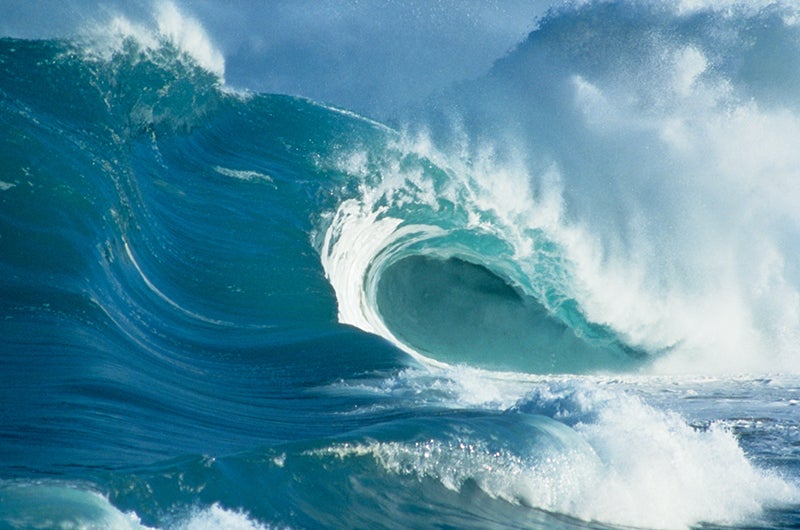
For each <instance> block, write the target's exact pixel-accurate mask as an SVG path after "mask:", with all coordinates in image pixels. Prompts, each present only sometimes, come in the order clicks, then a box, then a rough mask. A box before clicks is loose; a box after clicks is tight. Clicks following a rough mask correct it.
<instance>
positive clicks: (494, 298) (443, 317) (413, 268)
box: [375, 255, 641, 373]
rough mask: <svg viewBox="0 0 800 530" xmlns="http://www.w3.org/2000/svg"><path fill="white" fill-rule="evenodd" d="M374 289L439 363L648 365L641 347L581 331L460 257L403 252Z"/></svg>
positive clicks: (535, 368)
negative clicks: (643, 363) (640, 352)
mask: <svg viewBox="0 0 800 530" xmlns="http://www.w3.org/2000/svg"><path fill="white" fill-rule="evenodd" d="M375 294H376V302H377V306H378V310H379V313H380V316H381V319H382V320H383V323H384V324H385V326H386V327H387V328H388V329H389V330H391V332H392V334H393V335H394V336H395V337H396V338H397V340H399V341H400V342H402V343H404V344H405V345H407V346H408V347H410V348H412V349H414V350H415V351H418V352H419V353H421V354H423V355H425V356H430V357H433V358H435V359H436V360H438V361H442V362H446V363H455V364H469V365H474V366H480V367H483V368H490V369H500V370H515V371H517V370H522V371H525V372H533V373H555V372H568V373H585V372H593V371H603V370H611V371H620V370H627V369H631V368H633V367H635V366H638V365H640V364H641V360H640V357H641V355H640V354H639V353H638V352H635V351H629V350H630V348H627V347H625V346H622V345H620V344H619V343H616V342H611V341H609V340H608V339H605V340H603V341H598V340H596V339H591V338H587V337H584V336H581V333H580V332H579V331H576V330H575V329H574V328H572V327H570V326H568V325H566V324H565V323H563V322H561V321H560V320H559V319H557V318H556V317H554V316H553V315H552V314H551V313H550V312H548V310H547V309H546V308H545V307H544V306H543V305H542V304H541V303H539V302H538V301H537V300H536V299H534V298H533V297H531V296H527V295H525V294H524V293H522V292H521V291H520V290H519V289H517V288H516V287H513V286H512V285H511V284H510V283H509V282H507V281H506V280H505V279H503V278H501V277H500V276H498V275H497V274H495V273H494V272H492V271H491V270H489V269H488V268H486V267H484V266H482V265H477V264H475V263H471V262H469V261H465V260H463V259H460V258H457V257H450V258H438V257H431V256H425V255H412V256H408V257H404V258H402V259H400V260H398V261H396V262H394V263H392V264H390V265H388V266H387V267H386V268H385V269H384V270H383V271H382V273H381V276H380V279H379V280H378V283H377V289H376V293H375Z"/></svg>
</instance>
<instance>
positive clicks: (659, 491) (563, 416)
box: [326, 368, 800, 530]
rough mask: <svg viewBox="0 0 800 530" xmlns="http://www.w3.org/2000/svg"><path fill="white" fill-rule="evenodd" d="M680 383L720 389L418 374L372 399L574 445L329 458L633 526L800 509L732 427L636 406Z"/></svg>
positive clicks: (432, 445)
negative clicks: (521, 424) (466, 415)
mask: <svg viewBox="0 0 800 530" xmlns="http://www.w3.org/2000/svg"><path fill="white" fill-rule="evenodd" d="M675 384H682V385H687V386H688V387H695V386H699V387H700V388H702V387H703V385H707V384H719V383H718V382H717V380H715V379H708V378H707V379H692V380H686V381H684V380H680V379H679V380H677V381H676V380H675V379H674V378H670V379H658V378H651V377H641V376H637V377H632V378H629V379H628V380H627V382H623V381H621V380H619V379H617V378H611V377H585V376H584V377H581V378H575V377H570V376H561V377H535V376H529V375H525V374H511V373H508V374H498V373H492V372H485V371H479V370H474V369H468V368H467V369H464V368H453V369H443V370H440V371H434V374H432V373H431V372H429V371H422V370H410V371H407V372H404V373H402V374H400V375H399V376H398V378H397V379H395V380H392V381H384V384H381V385H376V386H375V387H374V388H373V390H374V391H375V392H379V393H391V394H395V395H400V394H404V395H405V394H408V395H413V396H416V398H417V399H418V400H419V404H420V406H424V405H425V402H426V399H430V400H431V401H435V402H436V403H437V405H440V406H441V405H447V406H450V407H452V408H454V409H455V410H461V409H463V408H464V407H468V408H471V409H474V408H475V407H479V408H486V409H496V410H507V409H511V410H519V411H520V412H522V413H524V414H528V413H530V414H545V415H547V416H550V417H552V418H554V419H556V420H558V421H560V422H563V423H564V424H566V425H571V426H572V435H571V436H566V437H565V438H564V439H565V440H572V441H571V442H568V447H564V446H563V445H559V444H556V445H553V446H552V447H550V449H553V452H552V453H548V452H547V451H548V449H547V444H546V443H545V444H544V445H542V446H541V447H539V446H537V449H536V451H535V453H537V454H538V453H539V452H540V451H541V455H540V456H541V458H539V459H533V460H531V459H530V458H527V457H526V455H525V454H520V453H517V452H514V451H509V450H502V451H498V450H497V449H496V448H490V447H489V445H487V444H486V440H485V439H484V438H482V437H481V435H482V434H486V435H489V433H483V432H482V431H481V432H480V433H478V434H477V435H475V436H477V437H474V438H467V437H465V438H464V439H463V440H460V441H459V440H456V441H454V440H452V439H449V438H448V439H438V438H436V437H431V438H430V439H427V440H426V441H424V442H419V441H412V442H404V441H402V440H392V441H369V440H368V441H365V442H357V443H348V444H342V443H339V444H335V445H333V446H331V447H329V448H328V449H327V451H326V452H327V454H332V455H335V456H337V457H339V458H350V457H359V458H363V457H367V458H372V459H374V460H375V462H376V463H377V464H379V465H380V466H381V467H382V468H383V469H384V470H385V471H386V472H388V473H391V474H399V475H409V474H411V475H416V476H419V477H426V478H431V479H434V480H438V481H440V482H441V484H442V485H443V486H444V487H446V488H449V489H452V490H455V491H458V490H459V489H460V488H461V487H462V486H463V485H464V484H465V483H467V482H468V481H471V482H474V483H476V484H477V485H478V486H479V487H480V488H481V489H482V490H483V491H484V492H485V493H486V494H488V495H490V496H492V497H495V498H499V499H503V500H506V501H508V502H511V503H515V504H523V505H525V506H531V507H534V508H540V509H544V510H548V511H552V512H557V513H563V514H568V515H571V516H574V517H577V518H580V519H583V520H587V521H598V522H602V523H610V524H618V525H625V526H633V527H643V528H658V529H670V530H671V529H685V528H690V527H693V526H696V525H698V524H701V523H704V522H706V523H712V524H734V525H738V524H747V523H748V522H753V524H755V523H754V522H755V521H757V520H758V517H759V516H760V515H761V514H762V512H763V510H764V509H766V508H770V507H780V506H787V505H794V504H797V503H798V502H800V489H799V488H798V485H797V484H792V483H790V482H787V481H786V480H784V479H783V478H781V477H780V476H778V475H777V474H776V473H774V472H771V471H768V470H764V469H760V468H758V467H757V466H755V465H754V464H753V463H751V462H750V461H749V460H748V458H747V456H746V455H745V453H744V451H743V450H742V448H741V447H740V446H739V444H738V442H737V439H736V437H735V436H734V434H733V433H731V432H729V431H728V430H727V429H726V428H725V427H724V425H722V424H717V423H712V424H710V425H709V426H707V427H702V428H698V427H694V426H691V425H689V424H688V423H687V421H686V420H685V418H684V417H683V416H681V415H680V414H677V413H675V412H670V411H668V410H658V409H656V408H654V407H653V406H651V405H649V404H647V403H646V402H645V401H643V399H642V398H640V397H638V395H637V394H639V392H636V393H633V392H631V390H632V389H633V388H636V389H637V390H639V391H641V390H642V389H648V391H650V392H652V393H653V394H655V395H659V394H661V395H663V392H664V390H665V388H670V387H674V385H675ZM665 385H666V387H665ZM476 391H477V394H475V392H476ZM426 396H427V397H426ZM498 396H500V397H498ZM514 400H515V401H514ZM512 401H513V403H512ZM489 431H491V429H490V430H489ZM470 436H473V435H470ZM537 443H541V440H539V441H538V442H537ZM569 447H572V448H573V449H572V450H571V449H569Z"/></svg>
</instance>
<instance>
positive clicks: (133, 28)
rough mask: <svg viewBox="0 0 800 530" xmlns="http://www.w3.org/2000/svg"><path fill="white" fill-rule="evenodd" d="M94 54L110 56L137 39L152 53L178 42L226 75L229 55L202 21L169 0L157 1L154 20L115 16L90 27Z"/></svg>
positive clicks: (196, 59) (199, 61)
mask: <svg viewBox="0 0 800 530" xmlns="http://www.w3.org/2000/svg"><path fill="white" fill-rule="evenodd" d="M86 33H87V34H88V36H89V39H90V41H91V43H92V44H91V45H90V46H89V49H88V50H87V52H88V53H89V54H90V55H94V56H97V57H101V58H103V59H106V60H107V59H109V58H110V57H111V56H113V55H114V54H117V53H119V52H120V51H121V50H122V49H123V47H124V45H125V43H126V42H128V41H130V40H132V41H134V42H136V44H137V45H138V46H139V48H140V49H141V51H143V52H145V53H152V52H154V51H157V50H159V49H161V48H162V47H163V46H164V45H165V44H169V45H171V46H174V47H175V48H176V49H177V50H179V51H180V52H181V53H182V54H184V55H185V56H186V57H188V58H190V59H191V60H192V61H193V62H194V63H195V64H197V65H198V66H200V67H201V68H203V69H205V70H207V71H208V72H210V73H212V74H214V75H215V76H217V77H218V78H219V79H220V81H222V80H224V76H225V58H224V56H223V54H222V52H220V51H219V49H218V48H216V46H215V45H214V43H213V41H212V39H211V38H210V37H209V35H208V33H207V32H206V31H205V29H204V28H203V26H202V25H201V24H200V22H199V21H198V20H197V19H196V18H194V17H192V16H190V15H187V14H186V13H184V12H182V11H181V10H179V9H178V7H177V6H176V5H175V4H174V3H172V2H169V1H163V2H154V3H153V20H152V21H133V20H130V19H128V18H126V17H124V16H114V17H112V18H111V20H110V21H108V22H102V23H98V24H96V25H94V26H93V27H90V28H88V29H87V31H86Z"/></svg>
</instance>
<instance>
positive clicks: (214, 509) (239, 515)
mask: <svg viewBox="0 0 800 530" xmlns="http://www.w3.org/2000/svg"><path fill="white" fill-rule="evenodd" d="M277 528H286V527H275V526H272V525H269V524H263V523H260V522H258V521H256V520H254V519H253V518H251V517H250V515H249V514H248V513H247V512H244V511H242V510H230V509H226V508H223V507H222V506H220V505H219V504H216V503H215V504H212V505H211V506H210V507H208V508H202V509H196V510H194V511H193V512H192V514H191V515H190V516H188V517H187V518H186V519H185V520H182V521H180V522H178V523H176V524H175V525H171V526H169V527H168V530H277Z"/></svg>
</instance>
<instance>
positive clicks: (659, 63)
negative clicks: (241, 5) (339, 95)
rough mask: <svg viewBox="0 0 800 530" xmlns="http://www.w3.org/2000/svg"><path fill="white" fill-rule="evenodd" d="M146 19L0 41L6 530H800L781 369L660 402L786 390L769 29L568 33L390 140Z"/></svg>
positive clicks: (555, 29)
mask: <svg viewBox="0 0 800 530" xmlns="http://www.w3.org/2000/svg"><path fill="white" fill-rule="evenodd" d="M156 11H157V13H156V17H155V21H156V24H155V26H156V28H155V29H149V27H148V26H140V25H137V24H135V23H132V22H130V21H128V20H125V19H122V18H117V19H115V20H114V21H113V23H112V24H110V26H109V27H110V29H107V30H104V31H103V32H101V33H100V34H94V35H92V36H89V37H84V38H76V39H72V40H63V41H58V40H54V41H25V40H14V39H2V40H0V205H2V207H1V208H0V273H2V274H0V312H1V313H0V314H2V318H0V335H2V337H3V341H2V345H1V349H2V351H1V352H0V353H2V358H3V362H4V368H3V370H2V371H0V402H2V403H3V404H4V409H3V410H2V418H3V421H2V422H0V440H1V441H2V443H1V444H0V464H2V465H0V469H1V470H2V471H1V472H0V522H2V524H5V525H8V526H10V527H12V528H18V527H19V528H22V527H30V526H48V525H51V526H58V525H60V526H62V527H68V526H82V527H88V528H103V527H115V528H134V529H141V528H168V529H173V530H177V529H183V528H187V529H188V528H192V529H194V528H216V527H226V526H227V527H230V528H258V529H262V528H273V527H275V528H284V527H287V526H289V527H294V526H296V527H373V526H377V525H384V526H388V527H397V528H402V527H409V526H434V525H438V526H453V527H460V528H484V527H486V526H531V525H533V526H543V527H549V528H586V527H593V528H594V527H606V526H608V527H610V528H613V527H614V525H617V527H618V526H636V527H653V528H669V529H671V528H676V529H679V528H688V527H692V526H697V525H705V524H730V525H741V524H761V523H763V524H764V525H767V524H771V525H773V526H776V527H781V526H783V527H791V526H792V524H795V523H796V521H797V513H798V511H797V509H796V507H797V505H798V502H800V501H799V500H798V499H800V493H798V487H797V484H798V480H797V477H798V471H797V470H798V465H797V462H798V461H800V455H798V453H797V451H796V450H795V448H796V447H798V445H797V443H796V442H797V441H798V439H800V435H799V434H798V433H800V426H799V425H798V422H797V420H796V418H795V414H794V412H795V407H796V405H797V403H798V395H797V388H798V387H797V384H796V378H793V376H784V378H780V377H777V378H773V377H763V378H762V377H745V378H743V379H739V380H737V379H715V378H713V377H710V376H708V377H705V376H704V377H698V378H697V379H692V378H689V379H686V378H679V377H676V378H671V379H664V380H660V379H657V378H652V377H650V374H652V373H662V372H674V371H682V372H691V373H695V374H697V373H700V374H708V373H716V372H725V371H736V370H752V371H755V372H759V373H761V372H766V371H780V370H783V371H786V372H789V373H794V372H796V368H797V365H796V363H795V362H794V361H796V359H797V354H796V350H795V349H794V347H793V345H794V344H796V341H795V339H796V336H797V333H798V330H799V329H800V324H798V322H800V320H799V319H798V314H800V312H799V311H798V309H797V308H798V299H800V298H799V296H798V292H797V287H798V285H800V283H798V280H797V279H798V276H797V271H798V269H797V264H796V263H795V262H794V261H795V256H796V253H794V252H793V251H794V250H795V246H796V241H797V239H796V237H795V236H796V235H797V228H798V223H797V215H796V211H795V209H794V208H795V204H796V201H795V200H794V199H795V198H796V197H795V196H796V193H795V192H796V191H797V190H796V186H795V180H796V178H795V177H796V174H797V171H798V168H800V163H798V159H797V152H796V149H795V148H794V144H793V143H792V139H793V138H795V137H796V136H797V135H796V134H795V133H796V132H797V130H798V120H797V116H798V115H800V114H798V113H799V112H800V110H798V101H797V100H796V98H797V91H794V90H793V88H795V87H796V82H797V81H798V80H800V76H798V75H796V61H794V62H793V61H788V60H786V61H783V60H776V61H766V62H765V61H763V60H762V59H764V58H765V57H769V58H772V57H774V55H773V53H777V52H774V49H775V48H776V47H777V48H778V49H779V50H783V53H787V54H788V53H794V52H795V51H800V50H798V47H800V37H799V35H800V34H799V33H798V29H797V28H798V25H797V17H796V11H795V10H794V9H793V8H792V6H787V5H785V4H782V3H768V5H759V6H756V7H750V8H745V7H735V6H733V7H730V8H729V9H724V10H721V9H717V8H715V7H714V6H708V5H703V4H702V3H697V2H695V3H691V2H683V3H681V4H678V5H676V6H666V5H662V4H660V3H655V4H654V3H643V2H585V3H581V4H580V5H577V6H569V7H563V8H560V9H555V10H553V11H551V12H550V13H549V14H548V15H547V16H546V17H544V18H543V19H542V20H540V21H539V25H538V27H537V29H536V30H534V31H533V32H532V33H531V34H530V35H529V36H528V38H527V39H526V40H525V41H524V42H522V43H520V45H519V46H518V47H517V48H516V49H515V50H513V51H511V52H510V53H509V54H508V55H507V56H506V57H505V58H502V59H500V60H498V61H497V62H496V64H495V66H494V67H493V68H492V69H491V70H490V71H489V72H487V73H486V75H485V76H483V77H481V78H478V79H474V80H472V81H469V82H464V83H462V84H460V85H458V86H455V87H453V88H452V90H450V91H447V92H445V93H443V94H441V97H439V98H433V99H432V100H431V101H429V102H428V103H427V105H426V106H424V108H420V109H419V110H418V113H417V114H414V115H413V116H411V117H409V120H411V124H409V125H408V126H407V127H405V128H401V129H400V130H398V129H393V128H390V127H387V126H385V125H383V124H380V123H377V122H375V121H372V120H369V119H367V118H363V117H360V116H357V115H355V114H353V113H351V112H348V111H344V110H340V109H336V108H332V107H330V106H327V105H323V104H320V103H317V102H313V101H309V100H306V99H303V98H299V97H292V96H286V95H269V94H251V93H246V92H242V91H236V90H233V89H231V88H230V87H228V86H227V85H226V84H225V81H224V72H225V68H224V61H223V59H222V55H221V54H220V53H218V52H217V51H216V49H215V48H214V47H213V46H212V45H211V44H210V41H209V39H208V36H207V35H206V34H205V32H204V30H203V28H202V27H201V26H200V25H199V23H198V22H197V21H195V20H194V19H192V18H191V17H186V16H184V15H182V14H181V13H180V12H179V11H178V10H177V9H175V8H174V6H172V5H171V4H165V6H163V7H162V8H159V9H157V10H156ZM778 59H786V57H784V56H783V55H779V56H778ZM414 120H416V121H414ZM756 140H758V141H756ZM765 140H768V141H765ZM576 374H580V375H576ZM643 374H645V375H643ZM732 401H735V402H736V403H735V404H736V405H738V406H741V407H742V412H736V411H734V409H733V408H732V407H733V406H732V405H730V402H732ZM653 403H656V404H659V405H660V406H656V405H654V404H653ZM709 410H711V411H712V412H713V413H712V412H709ZM679 412H686V415H687V416H688V417H690V418H691V420H687V418H686V417H684V416H683V415H682V414H680V413H679ZM737 414H738V415H737ZM745 416H746V417H745ZM743 418H744V419H743ZM765 433H766V434H765ZM387 514H388V515H389V516H388V517H387ZM51 523H52V524H51Z"/></svg>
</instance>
